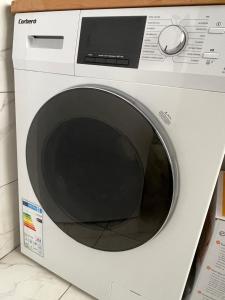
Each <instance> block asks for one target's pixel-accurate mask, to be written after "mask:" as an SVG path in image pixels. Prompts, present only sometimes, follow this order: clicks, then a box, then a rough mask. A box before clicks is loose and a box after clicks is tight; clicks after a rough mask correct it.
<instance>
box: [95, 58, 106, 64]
mask: <svg viewBox="0 0 225 300" xmlns="http://www.w3.org/2000/svg"><path fill="white" fill-rule="evenodd" d="M95 62H96V63H98V64H105V63H106V59H105V58H103V57H96V59H95Z"/></svg>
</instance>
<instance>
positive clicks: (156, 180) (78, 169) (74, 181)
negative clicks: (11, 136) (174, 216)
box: [26, 86, 178, 251]
mask: <svg viewBox="0 0 225 300" xmlns="http://www.w3.org/2000/svg"><path fill="white" fill-rule="evenodd" d="M171 151H173V149H172V146H171V145H170V143H169V141H168V138H167V136H166V135H165V133H164V130H163V129H162V127H161V126H160V123H159V122H157V120H156V118H155V117H154V115H153V114H152V113H151V112H150V111H149V110H147V109H146V108H144V107H142V106H141V105H140V104H139V103H138V102H137V101H135V100H133V99H131V98H130V97H128V96H124V95H123V96H121V94H119V93H117V92H113V91H110V90H107V89H106V88H102V87H91V86H81V87H77V88H74V89H70V90H66V91H64V92H62V93H60V94H58V95H56V96H54V97H53V98H52V99H50V100H49V101H48V102H46V103H45V104H44V105H43V106H42V107H41V109H40V110H39V111H38V113H37V114H36V116H35V118H34V119H33V122H32V124H31V126H30V129H29V133H28V137H27V145H26V158H27V168H28V173H29V177H30V181H31V184H32V187H33V189H34V192H35V194H36V196H37V198H38V200H39V202H40V203H41V205H42V207H43V208H44V210H45V212H46V213H47V214H48V216H49V217H50V218H51V219H52V221H53V222H54V223H55V224H56V225H57V226H58V227H60V228H61V229H62V230H63V231H64V232H65V233H66V234H67V235H69V236H70V237H72V238H73V239H74V240H76V241H78V242H80V243H82V244H84V245H86V246H89V247H92V248H95V249H99V250H104V251H124V250H129V249H133V248H136V247H138V246H140V245H142V244H143V243H145V242H147V241H149V240H150V239H151V238H153V237H154V236H155V235H156V234H157V233H158V232H159V231H160V230H161V229H162V227H163V226H164V225H165V223H166V221H167V220H168V218H169V216H170V215H171V212H172V210H173V208H174V205H175V202H176V197H177V179H178V174H177V168H176V161H175V159H174V153H171Z"/></svg>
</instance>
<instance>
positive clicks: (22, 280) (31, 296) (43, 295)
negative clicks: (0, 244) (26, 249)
mask: <svg viewBox="0 0 225 300" xmlns="http://www.w3.org/2000/svg"><path fill="white" fill-rule="evenodd" d="M0 299H1V300H3V299H4V300H46V299H48V300H59V299H60V300H93V299H94V298H92V297H90V296H88V295H86V294H85V293H83V292H82V291H80V290H79V289H77V288H75V287H73V286H71V285H70V284H69V283H68V282H66V281H64V280H62V279H61V278H59V277H57V276H56V275H54V274H53V273H51V272H49V271H48V270H46V269H44V268H43V267H41V266H39V265H38V264H37V263H35V262H33V261H32V260H30V259H29V258H27V257H25V256H24V255H23V254H21V253H20V250H19V249H16V250H14V251H13V252H11V253H10V254H8V255H7V256H5V257H4V258H3V259H1V260H0Z"/></svg>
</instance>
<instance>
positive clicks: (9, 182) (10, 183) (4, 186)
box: [0, 179, 17, 189]
mask: <svg viewBox="0 0 225 300" xmlns="http://www.w3.org/2000/svg"><path fill="white" fill-rule="evenodd" d="M16 181H17V179H15V180H13V181H10V182H8V183H6V184H3V185H1V186H0V189H1V188H3V187H5V186H7V185H9V184H11V183H13V182H16Z"/></svg>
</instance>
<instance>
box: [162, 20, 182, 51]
mask: <svg viewBox="0 0 225 300" xmlns="http://www.w3.org/2000/svg"><path fill="white" fill-rule="evenodd" d="M186 40H187V36H186V33H185V31H184V29H183V28H182V27H180V26H177V25H170V26H168V27H166V28H164V29H163V30H162V31H161V33H160V35H159V46H160V48H161V50H162V51H163V52H164V53H165V54H167V55H174V54H177V53H178V52H180V51H181V50H182V49H183V48H184V46H185V43H186Z"/></svg>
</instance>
